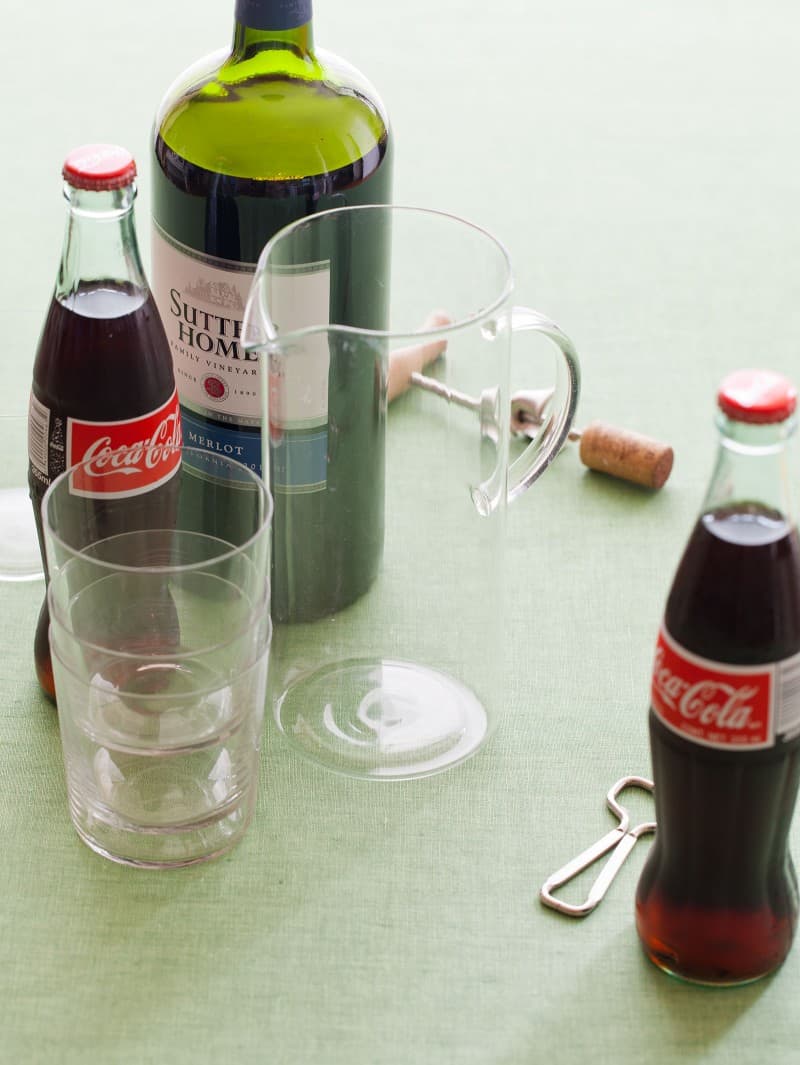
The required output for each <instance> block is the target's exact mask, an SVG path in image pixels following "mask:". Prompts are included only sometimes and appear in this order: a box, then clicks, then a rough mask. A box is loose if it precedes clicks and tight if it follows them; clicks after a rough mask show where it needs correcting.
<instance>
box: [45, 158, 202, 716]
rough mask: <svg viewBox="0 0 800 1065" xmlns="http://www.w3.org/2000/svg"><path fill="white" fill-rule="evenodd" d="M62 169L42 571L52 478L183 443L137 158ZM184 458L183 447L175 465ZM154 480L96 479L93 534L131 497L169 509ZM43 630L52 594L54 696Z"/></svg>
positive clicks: (49, 343) (48, 371)
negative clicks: (106, 455) (87, 462)
mask: <svg viewBox="0 0 800 1065" xmlns="http://www.w3.org/2000/svg"><path fill="white" fill-rule="evenodd" d="M62 173H63V178H64V197H65V199H66V201H67V222H66V230H65V235H64V244H63V248H62V252H61V262H60V264H59V268H58V274H57V277H56V284H55V291H54V293H53V296H52V299H51V301H50V308H49V311H48V314H47V318H46V320H45V323H44V327H43V329H42V334H41V337H40V339H39V345H38V349H37V352H36V358H35V362H34V367H33V386H32V389H31V396H30V404H29V410H28V460H29V462H28V470H29V474H28V482H29V487H30V495H31V500H32V502H33V508H34V513H35V517H36V523H37V530H38V533H39V544H40V549H41V551H42V559H43V561H44V566H45V574H46V573H47V560H46V558H45V552H44V543H43V539H42V518H41V501H42V497H43V496H44V493H45V491H46V490H47V487H48V485H49V484H50V482H51V481H52V480H53V479H54V478H55V477H57V476H58V475H59V474H60V473H62V472H63V471H64V470H66V469H68V468H69V467H71V466H73V465H74V464H75V463H76V462H80V461H82V460H84V459H88V458H90V457H91V456H94V455H99V454H100V453H101V452H108V451H110V450H115V449H117V448H122V447H130V446H131V445H134V444H147V443H152V444H159V443H163V444H170V443H178V444H179V443H180V438H181V429H180V410H179V406H178V396H177V392H176V389H175V379H174V376H173V369H172V358H171V355H170V350H169V346H168V344H167V339H166V336H165V334H164V328H163V326H162V324H161V319H160V317H159V315H158V311H157V309H156V306H155V303H154V301H153V297H152V295H151V293H150V289H149V287H148V284H147V280H146V278H145V275H144V270H143V269H142V263H141V259H140V256H139V248H138V244H137V240H136V230H135V228H134V217H133V204H134V200H135V197H136V184H135V177H136V164H135V162H134V160H133V157H132V156H131V155H130V153H129V152H127V151H126V150H125V149H124V148H119V147H117V146H115V145H109V144H89V145H85V146H83V147H81V148H77V149H75V150H74V151H73V152H71V153H70V154H69V156H68V157H67V159H66V162H65V163H64V167H63V172H62ZM179 462H180V454H179V453H178V452H176V453H175V456H174V463H173V472H174V469H177V466H178V464H179ZM154 476H155V475H154V473H153V472H152V471H148V470H147V469H145V468H144V467H143V468H142V469H139V470H137V471H136V472H135V473H132V474H131V475H129V476H127V477H126V484H125V486H124V489H122V490H120V486H119V485H116V486H114V489H113V491H112V490H111V486H110V482H109V481H108V478H105V477H102V476H101V477H98V478H96V483H95V484H94V486H92V487H90V488H88V489H86V490H85V491H84V494H87V492H88V494H92V495H94V496H96V498H97V500H98V505H97V511H96V515H97V523H98V535H113V533H114V531H115V530H116V528H117V526H119V528H120V530H121V529H124V522H125V517H124V501H125V499H126V498H127V499H130V498H133V497H138V496H141V495H142V494H144V493H155V492H158V496H153V499H152V502H153V504H154V505H156V504H158V505H160V504H161V502H162V501H163V504H164V505H165V506H166V507H167V509H169V507H170V505H171V502H170V492H171V488H170V485H169V484H168V483H165V479H164V471H163V468H162V469H161V471H160V472H159V474H158V482H157V483H154ZM167 482H168V479H167ZM112 497H113V500H115V502H112ZM166 520H167V522H168V517H167V519H166ZM48 628H49V616H48V608H47V599H46V598H45V601H44V603H43V604H42V608H41V612H40V615H39V621H38V624H37V628H36V636H35V639H34V658H35V663H36V675H37V677H38V680H39V684H40V685H41V687H42V690H43V691H44V692H45V694H46V695H47V696H48V697H49V698H50V699H55V690H54V685H53V673H52V667H51V662H50V645H49V638H48Z"/></svg>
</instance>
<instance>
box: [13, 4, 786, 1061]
mask: <svg viewBox="0 0 800 1065" xmlns="http://www.w3.org/2000/svg"><path fill="white" fill-rule="evenodd" d="M232 6H233V5H232V3H229V2H228V0H224V2H220V0H195V3H193V4H192V5H191V6H186V5H178V4H167V5H164V4H159V3H156V2H155V0H140V2H139V3H138V4H135V5H128V6H127V7H120V6H116V7H114V6H111V7H109V6H101V5H100V4H98V3H97V2H96V0H75V2H74V3H73V4H71V5H54V6H52V7H50V8H48V9H47V10H46V12H45V11H43V10H42V9H41V7H37V6H35V5H27V6H24V5H23V6H22V7H21V8H19V9H18V10H17V11H16V13H15V20H16V29H15V32H14V33H13V34H12V33H11V32H9V33H8V34H7V35H6V36H5V39H4V45H3V48H4V63H3V70H4V79H5V80H4V84H5V87H6V94H5V100H6V102H5V106H4V107H3V113H2V120H1V121H2V124H3V125H2V131H3V141H4V143H5V145H6V153H5V174H4V180H3V196H2V198H0V211H2V222H1V224H0V232H2V233H3V236H4V241H3V248H2V257H1V258H2V264H1V265H0V270H2V285H0V291H2V293H3V299H2V305H0V323H1V324H2V335H3V338H4V344H3V347H2V352H0V360H1V361H2V388H0V413H11V412H14V411H18V412H24V410H25V404H26V396H27V390H28V388H29V384H30V372H31V363H32V358H33V352H34V349H35V344H36V339H37V335H38V331H39V328H40V326H41V322H42V320H43V317H44V313H45V310H46V305H47V301H48V299H49V295H50V291H51V288H52V283H53V277H54V273H55V269H56V265H57V260H58V252H59V246H60V240H61V232H62V225H63V215H62V210H63V208H62V203H61V198H60V195H59V171H60V166H61V163H62V160H63V158H64V156H65V154H66V152H67V151H68V150H69V149H70V148H71V147H73V146H74V145H76V144H79V143H82V142H85V141H88V140H100V139H110V140H116V141H119V142H121V143H123V144H126V145H127V146H128V147H130V148H131V149H132V150H133V151H134V153H135V154H136V156H137V159H138V160H139V164H140V173H141V179H140V200H139V205H138V208H137V216H138V227H139V232H140V236H141V241H142V245H143V249H144V251H145V257H146V258H148V256H147V249H148V243H149V241H148V232H149V231H148V204H149V157H148V150H149V139H148V138H149V131H150V127H151V123H152V119H153V114H154V112H155V109H156V106H157V103H158V100H159V98H160V95H161V93H162V92H163V90H164V88H165V87H166V86H167V85H168V84H169V82H170V81H171V80H172V78H173V77H174V76H175V75H176V74H177V73H178V72H179V71H180V69H181V68H182V67H184V66H186V65H187V64H188V63H189V62H190V61H192V60H193V59H195V58H196V57H198V56H200V55H202V54H203V53H204V52H208V51H211V50H212V49H214V48H216V47H219V46H222V45H224V44H225V43H226V41H227V40H228V38H229V35H230V24H231V9H232ZM316 8H317V11H316V36H317V40H318V42H319V43H321V44H322V45H324V46H325V47H328V48H330V49H331V50H333V51H335V52H339V53H341V54H344V55H346V56H347V57H348V58H349V59H350V60H352V61H353V62H355V63H356V65H358V66H359V67H360V68H362V69H363V70H364V71H365V72H366V73H367V74H368V75H369V76H370V77H371V78H372V79H373V80H375V81H376V83H377V84H378V86H379V89H380V91H381V94H382V96H383V98H384V100H385V102H386V104H387V106H388V108H389V110H390V113H391V115H392V119H393V124H394V129H395V133H396V136H397V156H396V159H397V171H396V199H397V201H398V202H405V203H413V204H416V205H420V206H429V207H436V208H440V209H443V210H448V211H452V212H454V213H457V214H462V215H464V216H465V217H468V218H470V219H472V220H473V221H475V222H478V223H480V224H482V225H484V226H486V227H487V228H488V229H490V230H491V231H493V232H494V233H495V234H496V235H497V236H498V237H499V238H500V239H501V240H502V241H504V242H505V244H506V245H507V247H508V249H509V251H510V254H511V256H512V259H513V261H514V264H515V268H516V274H517V285H518V297H519V301H520V302H524V303H528V304H531V305H532V306H534V307H536V308H538V309H539V310H541V311H543V312H545V313H547V314H548V315H549V316H550V317H552V318H554V319H555V320H556V321H558V322H559V323H560V324H561V325H562V327H563V328H564V329H565V330H566V332H568V333H569V334H570V336H571V337H572V338H573V340H574V341H575V344H576V346H577V348H578V351H579V353H580V355H581V358H582V364H583V392H582V397H581V402H580V407H579V417H578V424H579V425H580V424H585V423H587V422H589V421H591V420H592V419H594V418H603V419H605V420H607V421H610V422H613V423H617V424H620V425H624V426H627V427H629V428H631V429H635V430H639V431H641V432H646V433H649V434H651V435H653V436H655V437H658V438H661V439H666V440H668V441H669V442H671V443H672V444H673V445H674V447H675V452H676V463H675V470H674V474H673V476H672V478H671V479H670V481H669V483H668V484H667V486H666V487H665V488H664V489H663V491H661V492H660V493H656V494H650V493H646V492H644V491H640V490H638V489H636V488H633V487H631V486H627V485H624V484H621V483H618V482H614V481H611V480H608V479H605V478H603V477H601V476H598V475H595V474H591V473H589V472H587V471H585V470H583V468H582V467H581V465H580V463H579V460H578V456H577V452H576V449H575V448H574V446H572V445H570V446H569V447H568V448H567V449H566V450H565V452H564V454H563V455H561V456H560V457H559V458H558V460H557V461H556V462H555V463H554V465H553V467H552V468H551V470H550V471H548V473H547V474H546V476H545V477H544V478H543V479H542V480H541V481H540V482H539V483H538V484H537V485H536V486H535V487H534V488H533V489H532V490H531V492H530V493H528V494H527V496H524V497H523V498H522V499H521V500H520V501H519V502H518V503H517V504H515V506H514V507H513V508H512V509H511V511H510V513H509V520H508V530H507V538H506V543H505V559H504V562H505V565H506V566H507V567H508V571H509V575H510V577H511V579H512V581H513V583H514V594H513V595H512V596H510V597H509V600H508V603H507V609H506V613H505V616H504V617H503V618H502V619H499V623H500V624H502V625H503V630H504V634H505V637H506V639H507V641H508V645H509V650H510V655H509V657H510V661H511V664H512V665H511V675H510V678H509V685H508V693H507V697H506V699H505V702H504V705H503V706H502V708H501V710H500V714H499V722H498V728H497V731H496V732H495V734H494V736H493V737H492V739H491V741H490V742H489V744H488V745H487V746H486V747H485V748H484V749H483V750H482V751H480V752H479V753H478V754H477V755H476V756H475V757H474V758H472V759H471V760H470V761H469V762H467V763H465V764H464V765H462V766H460V767H458V768H457V769H455V770H453V771H451V772H448V773H446V774H443V775H441V776H437V777H433V778H430V779H428V780H423V781H418V782H408V783H400V784H388V785H384V784H382V785H378V784H366V783H361V782H357V781H352V780H348V779H344V778H338V777H335V776H333V775H331V774H328V773H326V772H324V771H323V770H321V769H319V768H317V767H315V766H313V765H311V764H309V763H307V762H304V761H303V760H301V759H300V758H299V757H298V756H297V755H296V754H294V753H293V751H292V750H291V749H290V748H289V747H288V746H287V744H286V743H285V742H284V741H283V739H282V738H281V736H280V735H279V734H277V732H276V730H275V727H274V725H272V723H271V722H270V723H268V726H267V732H266V739H265V745H264V750H263V756H262V760H261V780H260V794H259V800H258V808H257V814H256V818H255V821H254V823H253V825H252V827H251V829H250V831H249V833H248V835H247V837H246V839H245V840H244V842H243V843H242V844H241V846H240V847H239V848H238V849H236V850H235V851H234V852H232V853H231V854H230V855H228V856H226V857H224V858H222V859H220V860H218V861H217V862H214V863H210V864H208V865H206V866H200V867H196V868H193V869H187V870H183V871H176V872H171V873H158V874H153V873H143V872H137V871H134V870H130V869H126V868H122V867H118V866H115V865H113V864H112V863H110V862H107V861H104V860H103V859H101V858H99V857H97V856H95V855H94V854H92V853H91V852H90V851H89V850H88V849H87V848H86V847H85V846H83V845H82V844H81V843H80V842H79V840H78V839H77V837H76V835H75V833H74V832H73V830H72V828H71V825H70V822H69V817H68V813H67V807H66V799H65V790H64V775H63V768H62V764H61V755H60V744H59V738H58V728H57V721H56V717H55V714H54V712H53V710H52V709H51V708H50V707H49V706H48V705H47V704H46V703H45V701H44V700H43V699H42V698H41V697H40V696H39V694H38V690H37V687H36V683H35V679H34V676H33V668H32V657H31V645H32V638H33V630H34V625H35V621H36V616H37V612H38V607H39V603H40V600H41V595H42V587H41V585H39V584H26V585H10V584H0V648H1V649H0V694H1V695H2V700H1V701H0V796H1V800H0V840H2V853H3V860H2V863H0V1002H2V1021H1V1022H0V1062H2V1063H3V1065H5V1063H9V1065H11V1063H21V1065H28V1063H31V1065H36V1063H39V1062H42V1063H44V1062H47V1063H64V1065H78V1063H81V1065H82V1063H86V1062H103V1063H115V1065H117V1063H118V1065H150V1063H154V1065H160V1063H169V1065H189V1063H192V1065H198V1063H204V1062H215V1063H216V1062H229V1063H234V1065H250V1063H256V1062H259V1063H260V1062H270V1063H272V1062H274V1063H276V1065H310V1063H315V1065H531V1063H538V1062H547V1063H550V1065H573V1063H583V1062H592V1063H595V1062H596V1063H601V1065H605V1063H611V1062H614V1063H620V1062H631V1063H632V1062H641V1061H653V1062H681V1063H695V1062H702V1063H704V1065H706V1063H708V1065H723V1063H724V1065H752V1063H755V1062H762V1061H771V1062H777V1061H780V1062H793V1061H796V1060H797V1056H798V1053H800V1051H799V1050H798V1046H800V1020H798V1010H797V998H798V993H800V947H795V949H794V950H793V952H792V953H791V954H790V956H789V958H788V960H787V961H786V963H785V965H784V966H783V968H782V969H781V970H780V972H778V973H777V974H776V975H775V976H774V977H773V978H770V979H769V980H766V981H762V982H761V983H758V984H755V985H753V986H751V987H746V988H742V989H737V990H728V991H719V990H705V989H698V988H692V987H689V986H685V985H682V984H680V983H678V982H675V981H673V980H671V979H669V978H667V977H665V976H663V975H662V974H660V973H659V972H658V971H657V970H656V969H655V968H654V967H653V966H652V965H650V963H649V962H648V961H647V960H646V959H645V958H644V956H643V954H642V952H641V949H640V947H639V945H638V941H637V937H636V933H635V929H634V922H633V895H634V891H635V885H636V880H637V877H638V873H639V871H640V869H641V865H642V861H643V858H644V855H645V853H646V849H647V847H648V846H649V842H648V840H642V841H641V842H640V843H639V844H638V845H637V847H636V849H635V850H634V852H633V854H632V856H631V858H630V859H629V860H628V862H627V864H626V866H625V867H624V868H623V870H622V872H621V874H620V876H619V877H618V879H617V881H616V882H615V883H614V885H613V887H612V889H611V891H610V893H609V895H608V897H607V898H606V900H605V901H604V902H603V904H602V905H601V906H600V908H599V909H598V910H597V911H596V912H595V913H594V914H593V915H592V916H591V917H589V918H588V919H586V920H585V921H572V920H569V919H568V918H565V917H562V916H560V915H557V914H555V913H553V912H551V911H549V910H545V909H544V908H542V907H541V906H540V904H539V902H538V899H537V895H538V889H539V887H540V885H541V884H542V882H543V881H544V879H545V878H546V877H547V876H548V875H549V874H550V873H551V872H552V871H553V870H555V869H556V868H558V867H559V866H560V865H561V864H562V863H563V862H565V861H566V860H567V859H568V858H570V857H572V856H573V855H574V854H576V853H577V852H578V851H580V850H581V849H582V848H583V847H585V846H587V845H588V844H589V843H590V842H592V841H593V840H594V839H596V838H597V837H598V836H600V835H601V834H602V833H603V832H604V831H606V829H607V828H609V827H610V826H611V824H612V823H613V822H612V821H611V819H610V817H609V814H608V812H607V811H606V810H605V807H604V796H605V793H606V791H607V789H608V788H609V787H610V785H611V784H612V783H613V782H614V781H615V780H616V779H617V778H618V777H620V776H623V775H625V774H628V773H647V772H648V771H649V752H648V743H647V731H646V713H647V701H648V686H649V672H650V666H651V658H652V649H653V644H654V639H655V634H656V630H657V626H658V622H659V619H660V614H661V611H662V608H663V603H664V597H665V595H666V592H667V589H668V587H669V583H670V579H671V574H672V571H673V569H674V566H675V564H676V562H677V559H678V557H679V555H680V552H681V549H682V547H683V544H684V542H685V539H686V536H687V534H688V532H689V529H690V527H691V524H692V521H693V517H694V515H695V513H696V510H697V507H698V506H699V503H700V500H701V498H702V493H703V489H704V485H705V482H706V479H707V476H708V473H709V470H710V464H711V461H712V457H713V448H714V431H713V426H712V417H713V402H714V394H715V387H716V384H717V382H718V380H719V378H720V377H721V376H722V374H723V373H725V372H726V371H728V370H730V369H734V368H737V367H739V366H743V365H750V364H754V365H762V366H771V367H774V368H775V369H778V370H781V371H783V372H786V373H789V374H790V375H793V376H795V377H800V358H799V357H798V348H800V300H798V298H797V293H798V285H797V273H798V269H799V266H798V264H800V222H799V221H798V217H799V216H798V206H797V204H798V198H797V192H796V185H797V172H798V162H799V161H800V148H798V142H797V137H796V135H795V129H796V124H797V123H796V110H797V100H798V98H800V93H798V89H799V88H800V74H798V67H797V63H796V56H797V52H798V43H800V40H799V39H800V14H798V11H797V8H796V5H794V4H792V3H789V2H788V0H767V2H766V3H762V4H759V5H752V4H749V3H744V2H740V0H733V2H731V3H729V4H726V5H719V4H714V3H712V2H711V0H694V2H692V3H690V2H688V0H673V2H672V3H664V2H658V0H657V2H656V3H654V4H634V3H632V2H630V0H608V2H606V3H604V4H596V3H591V2H589V0H563V2H562V3H559V4H551V3H545V2H543V0H508V2H507V3H506V4H505V5H502V6H498V5H494V6H488V7H487V5H485V4H483V3H479V2H478V0H462V2H461V3H460V4H455V3H453V4H438V5H437V4H431V3H430V2H423V0H406V2H405V3H404V4H403V5H399V6H397V5H376V4H374V3H373V4H368V3H366V0H347V3H345V2H344V0H317V4H316ZM529 345H530V346H531V347H530V351H528V347H529ZM523 349H524V350H523ZM534 350H536V345H535V342H534V341H532V340H527V339H526V340H524V341H522V342H521V343H520V350H519V352H518V356H517V362H516V368H515V376H516V378H517V380H516V381H515V384H516V386H517V387H522V386H526V387H535V386H536V385H537V384H538V383H539V382H538V381H537V380H533V379H532V378H531V368H530V367H531V365H532V364H531V354H532V352H533V351H534ZM3 461H6V460H5V458H4V460H3ZM798 477H800V470H798ZM457 549H458V548H457V545H455V546H454V547H453V550H457ZM460 594H463V592H462V590H461V589H459V588H458V587H454V588H452V596H453V602H454V605H455V606H457V603H458V597H459V595H460ZM456 636H457V634H456ZM640 805H641V809H638V808H637V812H638V813H639V814H641V816H643V817H644V816H649V810H648V809H647V804H646V803H641V804H640ZM792 839H793V846H794V850H795V853H796V854H797V856H798V857H800V838H798V833H797V829H796V828H795V829H794V831H793V837H792ZM584 886H585V881H584ZM578 889H579V886H578V885H576V886H575V887H574V888H573V889H572V894H571V897H577V893H578Z"/></svg>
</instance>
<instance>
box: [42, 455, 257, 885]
mask: <svg viewBox="0 0 800 1065" xmlns="http://www.w3.org/2000/svg"><path fill="white" fill-rule="evenodd" d="M172 450H173V452H174V451H175V450H177V449H174V448H173V449H172ZM163 451H164V448H161V449H156V448H142V449H139V450H138V451H136V450H135V449H126V450H124V451H118V452H113V453H111V454H110V455H108V456H104V463H101V464H100V465H99V466H98V462H97V459H96V458H95V459H92V460H90V461H89V462H82V463H79V464H78V465H77V466H74V467H73V468H72V469H71V470H68V471H67V472H66V473H64V474H62V475H61V476H60V477H58V478H57V479H56V480H55V481H54V482H53V483H52V485H51V486H50V487H49V488H48V490H47V493H46V495H45V498H44V500H43V519H44V520H43V526H44V531H45V542H46V547H47V559H48V567H49V578H50V583H49V588H48V603H49V606H50V648H51V654H52V661H53V670H54V677H55V687H56V698H57V702H58V712H59V725H60V729H61V738H62V746H63V752H64V762H65V767H66V779H67V793H68V799H69V807H70V813H71V816H72V820H73V823H74V825H75V828H76V829H77V831H78V834H79V835H80V836H81V838H82V839H83V840H84V841H85V842H86V843H87V844H88V845H89V846H90V847H91V848H92V849H93V850H95V851H97V852H98V853H100V854H102V855H104V856H105V857H107V858H111V859H113V860H115V861H118V862H122V863H126V864H130V865H137V866H145V867H153V868H160V867H164V866H170V865H187V864H190V863H193V862H197V861H202V860H205V859H208V858H212V857H214V856H216V855H218V854H220V853H222V852H223V851H226V850H228V849H229V848H230V847H231V846H232V845H233V844H234V843H236V842H237V841H238V840H239V839H240V838H241V836H242V835H243V833H244V831H245V829H246V828H247V825H248V823H249V821H250V818H251V816H252V812H253V807H254V802H255V794H256V783H257V779H258V754H259V748H260V739H261V732H262V726H263V711H264V700H265V686H266V676H267V659H268V652H269V644H270V638H271V627H272V626H271V622H270V618H269V582H268V559H269V522H270V518H271V503H270V499H269V494H268V492H267V490H266V488H265V486H264V484H263V482H262V481H261V480H260V478H258V477H257V476H256V475H255V474H253V473H252V472H250V471H249V470H247V469H246V468H245V467H243V466H241V465H240V464H239V463H237V462H234V461H232V460H230V459H227V458H224V457H220V456H214V455H210V454H207V453H205V452H200V451H196V450H193V449H184V450H182V451H181V452H180V455H181V460H180V464H179V466H178V467H177V469H175V470H174V472H172V473H171V474H169V476H168V477H167V479H166V480H165V482H164V483H163V484H162V485H161V486H160V487H159V488H158V489H157V490H155V491H152V490H151V491H149V492H146V493H143V494H139V495H134V496H125V495H123V496H119V495H118V494H117V493H113V492H112V493H111V494H110V495H108V496H105V497H103V496H102V495H100V496H98V494H97V484H96V479H97V478H101V479H102V475H103V469H104V468H105V469H111V468H112V467H113V466H114V465H115V466H116V469H117V471H119V470H120V469H123V468H125V466H126V464H129V463H130V464H131V465H132V464H140V463H142V462H144V463H147V462H150V461H151V458H152V461H154V462H156V461H158V452H163ZM89 477H92V478H95V480H94V481H92V482H91V487H92V490H93V494H91V495H90V494H86V492H85V490H84V487H85V486H86V485H87V484H89V483H90V482H89V481H88V478H89Z"/></svg>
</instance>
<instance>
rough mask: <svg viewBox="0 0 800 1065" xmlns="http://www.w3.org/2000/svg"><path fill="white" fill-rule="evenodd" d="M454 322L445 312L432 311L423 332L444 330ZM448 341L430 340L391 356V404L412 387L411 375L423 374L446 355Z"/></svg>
mask: <svg viewBox="0 0 800 1065" xmlns="http://www.w3.org/2000/svg"><path fill="white" fill-rule="evenodd" d="M452 324H453V320H452V318H451V317H450V315H449V314H446V313H445V312H444V311H432V312H431V313H430V314H429V315H428V317H427V318H426V319H425V321H424V322H423V323H422V326H421V327H420V328H421V331H422V332H426V331H427V330H430V329H442V328H444V327H445V326H448V325H452ZM446 348H447V341H446V340H445V339H444V338H440V339H438V340H429V341H428V342H427V343H421V344H413V345H412V346H411V347H408V348H398V350H397V351H393V352H391V353H390V355H389V382H388V387H387V399H388V401H389V403H391V402H392V400H393V399H397V397H398V396H401V395H402V394H403V392H407V391H408V389H409V388H410V387H411V375H412V374H413V373H421V372H422V371H423V370H424V369H425V367H426V366H428V365H429V364H430V363H432V362H435V361H436V360H437V359H438V358H439V357H440V356H441V355H443V354H444V352H445V349H446Z"/></svg>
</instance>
